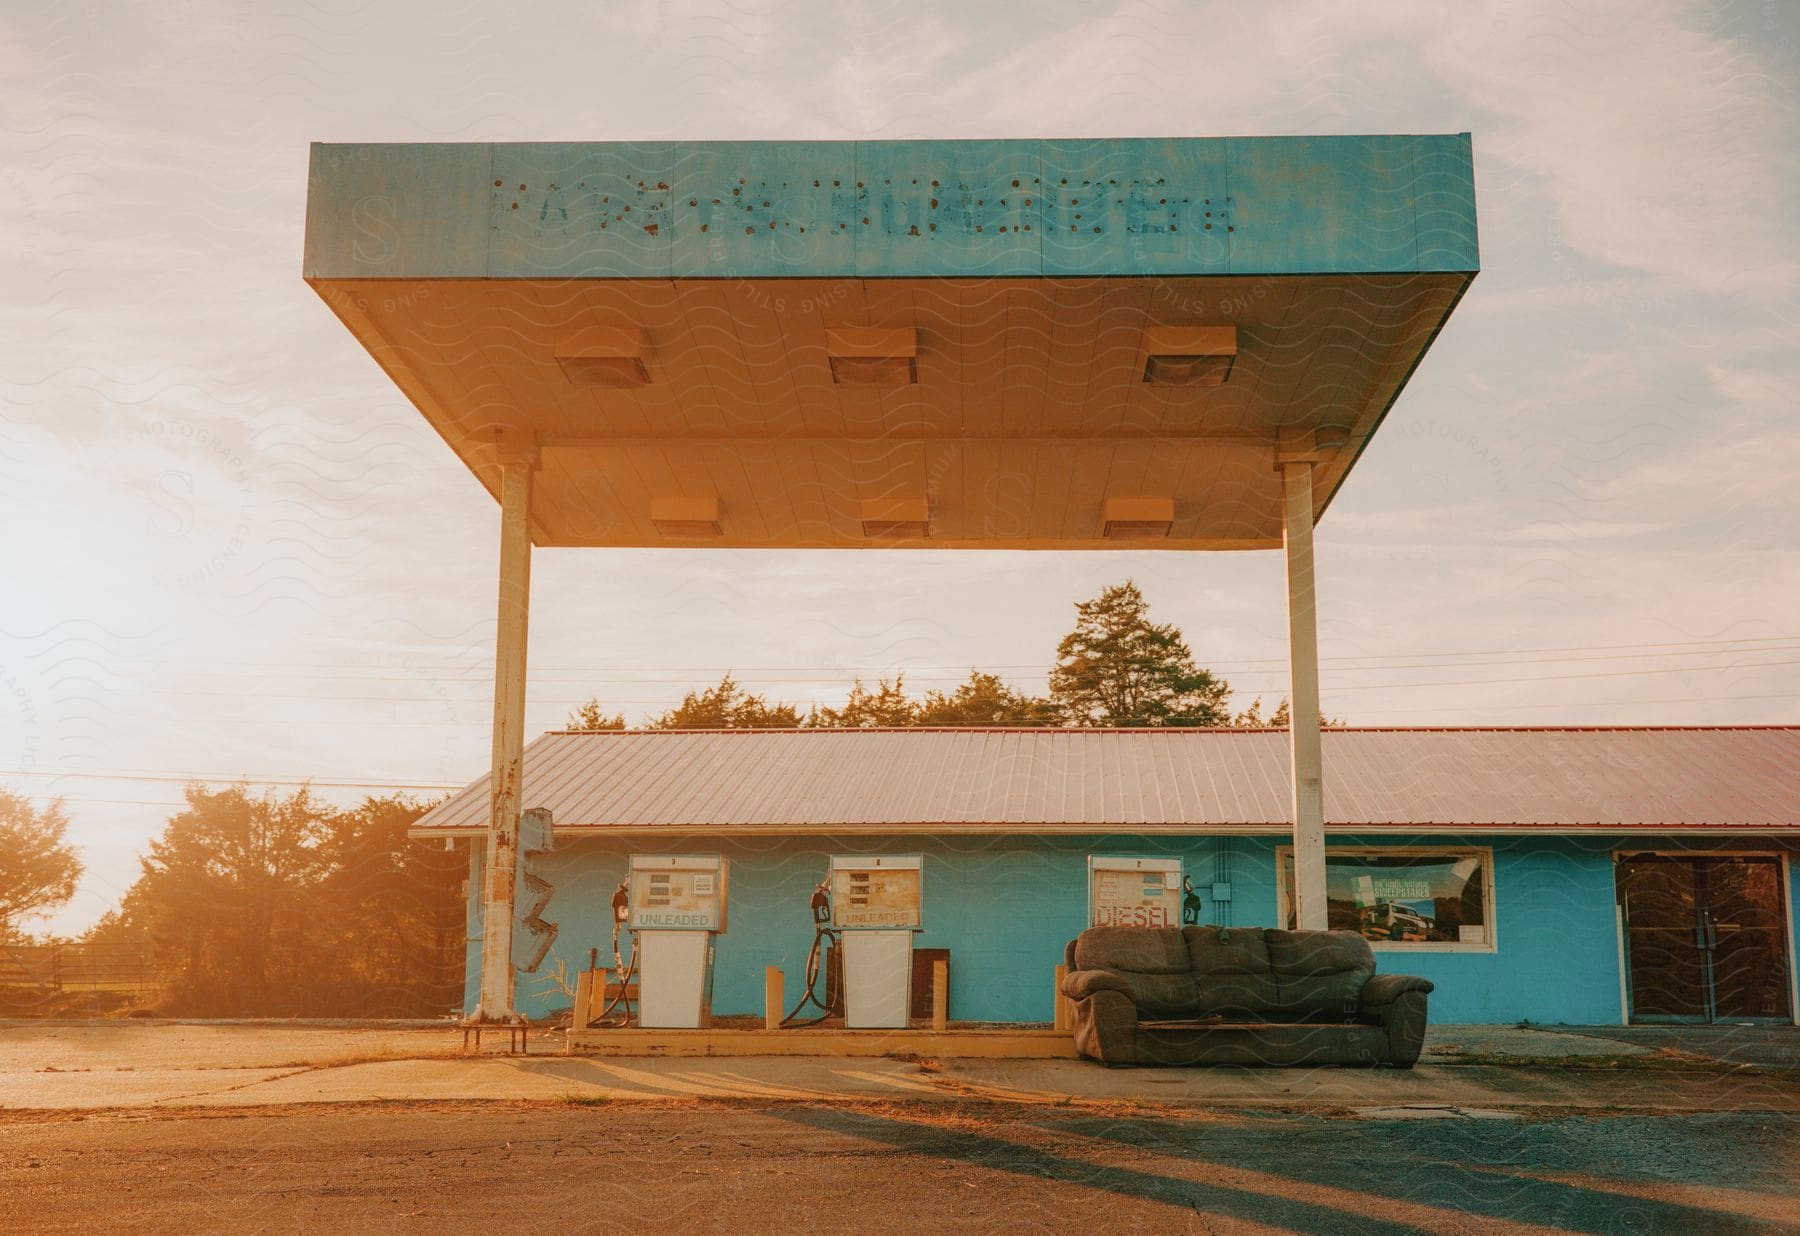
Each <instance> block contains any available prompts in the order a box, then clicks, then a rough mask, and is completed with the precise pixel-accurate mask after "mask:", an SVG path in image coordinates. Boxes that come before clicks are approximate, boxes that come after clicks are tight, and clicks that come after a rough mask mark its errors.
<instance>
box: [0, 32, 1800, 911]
mask: <svg viewBox="0 0 1800 1236" xmlns="http://www.w3.org/2000/svg"><path fill="white" fill-rule="evenodd" d="M279 8H280V6H276V5H242V4H240V5H224V4H215V3H209V2H208V0H193V2H191V3H184V4H181V5H178V6H142V7H141V8H140V9H139V10H138V11H137V12H136V13H133V12H132V11H130V9H129V8H128V7H127V6H116V5H100V4H84V3H72V2H67V0H64V2H60V3H52V4H48V5H41V6H26V5H13V6H8V8H7V11H6V16H5V17H4V18H3V19H0V21H3V23H4V24H3V26H0V237H3V238H4V239H3V240H0V272H3V273H0V517H3V519H4V529H5V531H4V535H3V537H0V784H5V785H10V786H12V787H13V788H15V789H18V790H20V791H23V792H25V793H28V794H30V795H32V796H34V797H38V798H47V797H49V796H51V795H62V796H63V797H64V798H65V800H66V803H67V808H68V811H69V813H70V815H71V816H72V817H73V819H74V821H75V823H74V836H75V839H76V840H77V841H78V842H79V844H80V845H81V846H82V848H83V851H84V854H85V858H86V861H87V864H88V876H87V878H86V880H85V881H84V883H83V885H82V889H81V892H80V894H79V896H78V897H77V899H76V901H75V902H74V903H73V904H72V905H71V906H70V907H69V908H68V909H66V910H65V911H63V912H61V913H60V914H58V915H57V916H56V917H55V918H54V919H52V920H50V921H49V922H48V923H47V924H40V926H49V927H52V928H55V929H57V930H62V931H76V930H79V929H81V928H82V927H84V926H86V925H87V924H88V923H90V922H91V921H92V920H93V919H94V918H95V917H96V916H97V915H98V914H99V913H100V912H102V911H103V910H104V909H106V908H108V907H109V906H110V905H112V904H114V903H115V902H116V900H117V898H118V896H119V894H120V893H121V892H122V891H123V890H124V888H125V887H127V886H128V885H129V883H130V881H131V879H132V878H133V877H134V875H135V873H136V858H137V855H138V854H139V853H140V852H141V850H142V849H143V846H144V843H145V841H146V839H147V838H149V837H150V836H152V835H154V834H155V833H156V832H158V831H159V830H160V829H161V827H162V823H163V820H164V818H165V817H166V815H167V813H168V812H167V804H172V803H175V802H178V801H179V798H180V790H181V785H180V781H181V779H182V778H183V777H185V776H188V775H194V774H200V775H207V776H237V775H247V776H249V777H252V778H285V779H300V778H305V777H314V778H319V779H321V780H328V781H339V782H347V781H376V782H383V781H396V782H411V783H421V784H425V783H461V782H464V781H467V780H469V779H471V778H473V777H474V776H476V775H478V774H480V773H481V772H482V771H484V769H485V765H486V761H487V752H488V741H489V739H488V728H487V727H488V722H489V715H490V710H491V695H490V690H491V688H490V685H489V679H490V671H491V665H492V659H493V615H494V570H495V550H496V536H497V527H498V511H497V508H496V507H495V505H494V503H493V502H492V500H491V499H489V498H488V497H487V495H486V494H485V493H484V492H483V491H482V490H481V488H480V487H479V486H478V485H477V484H476V482H475V481H474V480H473V478H472V477H470V476H469V474H468V473H467V472H466V471H465V470H464V469H463V467H462V465H461V464H459V463H458V462H457V461H456V459H455V458H454V457H453V456H452V454H451V453H450V451H449V450H448V449H447V448H446V447H445V446H443V444H442V443H441V442H440V441H439V440H438V439H437V438H436V436H435V435H434V434H433V433H432V432H431V431H430V430H429V429H428V428H427V427H426V425H425V423H424V421H423V419H422V418H421V417H420V416H419V415H418V413H417V412H415V411H414V410H413V409H412V408H411V406H410V405H408V404H407V403H406V402H405V400H404V399H403V398H401V396H400V395H399V394H398V392H397V391H396V390H395V389H394V387H393V386H392V385H391V384H390V383H389V382H388V380H387V379H386V378H385V377H384V376H383V375H382V374H381V373H380V372H379V370H377V368H376V367H375V365H374V363H373V362H372V361H371V360H370V359H369V357H368V356H367V355H366V354H365V353H364V352H363V351H362V350H361V349H360V348H359V347H358V346H357V344H356V343H355V341H354V340H353V339H352V338H351V337H350V335H349V334H348V332H346V331H345V330H344V328H343V327H342V326H341V325H340V324H339V323H338V322H337V320H336V319H335V318H334V317H333V316H332V315H331V313H330V312H329V311H328V310H327V309H326V308H325V306H324V305H323V303H321V302H320V301H319V300H318V299H317V297H316V296H315V295H314V294H313V293H312V292H311V291H310V290H309V289H308V288H307V287H306V285H305V284H303V283H302V282H301V279H300V250H301V230H302V222H303V216H304V206H305V197H306V170H307V144H308V143H309V142H312V141H419V140H432V141H489V140H493V141H518V140H539V139H592V140H602V139H630V138H646V139H648V138H870V139H875V138H935V137H1039V136H1095V137H1116V136H1164V135H1182V136H1186V135H1199V136H1210V135H1238V134H1299V133H1385V132H1428V133H1436V132H1457V131H1462V130H1468V131H1470V132H1472V133H1473V135H1474V149H1475V174H1476V187H1477V195H1478V209H1479V216H1480V240H1481V252H1482V267H1483V273H1482V275H1481V276H1480V277H1479V278H1478V279H1477V280H1476V282H1475V284H1474V286H1473V288H1472V289H1471V290H1470V293H1469V295H1468V296H1467V297H1466V298H1465V299H1464V301H1463V303H1462V305H1461V307H1460V308H1459V309H1458V310H1457V312H1456V315H1455V317H1454V318H1453V319H1452V321H1451V323H1450V325H1449V327H1448V328H1447V329H1446V330H1445V332H1444V334H1443V335H1442V337H1441V338H1440V339H1439V340H1438V342H1437V344H1436V345H1435V346H1434V347H1433V349H1432V350H1431V352H1430V354H1429V355H1428V356H1427V358H1426V360H1425V363H1424V365H1423V366H1422V368H1421V369H1420V370H1419V372H1418V373H1417V375H1416V376H1415V377H1414V379H1413V381H1412V383H1411V385H1410V387H1409V388H1408V389H1407V391H1406V392H1405V394H1404V395H1403V397H1402V398H1401V400H1400V403H1399V405H1398V406H1397V408H1396V409H1395V411H1394V413H1393V414H1392V415H1391V416H1390V417H1389V419H1388V421H1387V422H1386V424H1385V425H1384V427H1383V428H1382V430H1381V432H1380V433H1379V434H1378V435H1377V437H1376V438H1375V440H1374V442H1373V444H1372V446H1371V447H1370V448H1369V450H1368V451H1367V452H1366V453H1365V454H1364V456H1363V457H1362V460H1361V462H1360V463H1359V464H1358V465H1357V468H1356V471H1355V472H1354V473H1353V474H1352V476H1351V478H1350V481H1349V483H1348V485H1347V486H1346V487H1345V488H1344V490H1343V491H1342V492H1341V493H1340V495H1339V496H1338V498H1337V500H1336V502H1335V503H1334V505H1333V506H1332V509H1331V511H1330V513H1329V514H1328V516H1327V517H1326V518H1325V520H1324V521H1323V523H1322V524H1321V525H1320V529H1319V537H1318V552H1319V561H1320V571H1321V577H1320V589H1321V634H1320V638H1321V644H1322V648H1321V651H1322V654H1323V655H1324V657H1325V658H1326V662H1325V675H1324V703H1325V709H1326V711H1327V712H1328V713H1329V714H1331V715H1334V716H1337V717H1341V718H1344V719H1345V720H1347V721H1349V722H1350V723H1352V724H1371V725H1374V724H1379V725H1400V724H1421V725H1446V724H1522V725H1542V724H1554V723H1576V724H1590V723H1625V724H1635V723H1657V724H1666V723H1686V722H1692V723H1708V724H1716V723H1734V722H1784V721H1794V720H1796V719H1797V713H1800V709H1797V707H1796V705H1797V703H1800V616H1797V615H1796V609H1797V608H1800V534H1797V533H1796V528H1797V527H1800V487H1797V486H1796V485H1795V483H1794V477H1795V475H1796V473H1797V472H1800V431H1797V429H1796V418H1795V409H1796V405H1797V404H1800V349H1797V347H1796V342H1797V340H1796V335H1797V333H1800V298H1797V296H1796V288H1797V287H1800V282H1797V280H1796V274H1797V267H1800V246H1797V244H1796V241H1797V239H1800V208H1797V207H1796V197H1797V191H1800V92H1797V86H1800V71H1797V65H1800V19H1797V18H1796V12H1797V11H1800V6H1793V5H1787V4H1775V3H1761V2H1758V3H1743V4H1735V5H1722V6H1717V7H1713V6H1705V5H1683V4H1666V3H1648V2H1645V0H1632V2H1630V3H1623V4H1616V5H1609V4H1597V3H1586V4H1583V5H1581V6H1579V11H1577V10H1576V9H1575V8H1572V7H1571V6H1569V5H1567V4H1566V3H1564V2H1560V0H1546V2H1545V3H1529V2H1524V0H1507V2H1505V3H1492V4H1467V5H1464V4H1455V5H1446V4H1440V3H1429V4H1383V5H1369V4H1344V3H1339V2H1331V3H1321V4H1305V5H1283V4H1268V3H1259V4H1236V5H1229V6H1227V5H1219V6H1203V5H1183V4H1180V3H1177V2H1175V0H1161V2H1158V3H1150V4H1120V5H1116V6H1110V7H1108V6H1100V5H1094V4H1048V5H1044V4H1040V5H1026V6H1020V5H1005V6H998V5H996V6H991V7H989V6H982V5H975V4H970V3H968V2H967V0H961V2H954V0H953V2H949V3H939V4H933V3H921V2H918V0H909V2H907V3H892V4H878V5H873V6H858V5H855V4H853V3H849V2H847V0H831V2H830V3H821V4H816V5H815V4H807V3H800V2H790V3H761V2H759V0H733V2H732V3H728V4H721V5H716V6H709V5H698V4H696V5H685V4H674V3H658V2H656V0H642V2H639V3H633V4H630V5H620V6H613V5H599V4H582V5H567V6H565V5H558V4H551V3H533V4H516V5H496V6H482V7H475V6H468V7H463V8H460V9H455V8H452V9H445V8H444V6H442V5H431V6H425V5H420V6H410V7H409V6H403V5H398V4H380V5H373V4H355V3H352V4H346V5H335V6H334V5H327V6H314V5H296V6H291V7H288V8H286V10H285V11H279ZM971 11H973V13H974V15H971ZM983 14H986V15H985V16H984V15H983ZM1280 571H1281V562H1280V557H1279V555H1278V554H1274V553H1254V554H1155V553H1120V552H1115V553H1105V554H977V553H938V554H930V553H901V552H889V553H874V552H871V553H822V552H811V553H808V552H786V553H750V552H741V551H739V552H729V553H727V552H719V553H705V552H692V551H682V552H654V551H616V550H613V551H607V550H553V551H539V552H538V554H537V555H536V561H535V564H534V604H533V611H532V641H533V642H532V654H531V660H532V674H531V683H530V704H529V707H528V714H527V720H528V724H527V731H528V732H530V733H535V732H537V731H540V730H543V729H548V728H551V727H553V726H555V725H557V724H559V723H560V722H561V721H562V719H563V717H564V716H565V715H566V714H567V712H568V711H569V709H570V708H571V707H572V706H573V705H574V704H576V703H578V702H579V701H580V700H581V699H584V698H586V697H587V696H588V695H590V694H595V693H598V694H599V695H600V696H601V697H602V699H603V700H604V701H605V702H606V703H607V704H608V705H609V706H611V707H616V708H620V709H623V710H624V711H625V712H626V714H627V715H628V716H629V717H630V718H632V719H633V720H636V719H639V718H641V717H642V716H644V715H645V714H646V713H649V712H652V711H656V710H659V709H661V708H662V707H665V706H667V705H668V704H669V703H671V702H673V701H674V700H675V699H676V698H678V697H679V696H680V694H681V693H682V692H683V691H684V690H686V689H688V688H690V687H693V686H698V685H703V684H704V683H706V682H710V681H714V680H716V679H717V677H718V676H719V674H720V673H721V672H723V671H724V670H726V669H731V670H733V671H735V672H736V673H737V675H738V676H739V678H740V679H741V680H742V681H744V682H745V683H746V684H748V685H749V686H751V687H752V688H753V689H756V690H761V691H767V692H769V693H770V694H772V695H775V696H779V697H780V698H783V699H787V700H792V701H795V702H798V703H802V704H804V703H806V702H808V701H811V700H833V699H836V698H839V697H841V694H842V691H843V687H844V684H845V683H846V682H847V681H848V679H849V678H850V677H851V676H852V675H853V674H855V673H861V674H863V675H865V676H868V677H873V676H874V675H877V674H881V673H884V672H885V673H892V672H894V671H897V670H902V669H904V670H906V671H907V675H908V680H909V682H912V683H914V684H917V685H918V686H919V687H921V688H923V687H926V686H932V685H943V684H945V683H947V682H948V681H950V680H952V679H955V678H960V677H961V676H962V675H963V674H965V673H966V672H967V670H968V668H969V667H970V666H981V667H984V668H993V669H997V670H1000V671H1002V672H1003V673H1005V674H1006V675H1007V676H1008V677H1009V678H1011V679H1013V680H1014V681H1016V682H1017V683H1018V684H1019V685H1020V686H1023V687H1027V688H1032V689H1037V690H1041V689H1042V687H1043V677H1044V672H1045V670H1046V668H1047V667H1048V663H1049V660H1050V657H1051V654H1052V650H1053V647H1054V645H1055V642H1056V640H1057V638H1058V637H1059V636H1060V635H1061V634H1062V633H1063V632H1064V631H1066V630H1067V629H1068V627H1069V625H1070V622H1071V620H1072V617H1073V610H1072V608H1071V604H1072V602H1074V601H1075V600H1077V599H1081V598H1084V597H1087V596H1090V595H1092V594H1093V593H1095V592H1097V591H1098V590H1099V589H1100V588H1101V587H1103V586H1105V585H1106V584H1108V583H1111V582H1115V581H1117V580H1119V579H1122V578H1124V577H1126V576H1133V577H1135V578H1136V579H1137V580H1138V581H1139V583H1140V584H1141V585H1142V586H1143V588H1144V591H1145V593H1146V594H1147V595H1148V597H1149V598H1150V601H1151V605H1152V609H1153V612H1154V613H1155V615H1156V616H1158V617H1160V618H1162V619H1164V620H1168V621H1173V622H1175V623H1177V624H1179V625H1180V627H1181V628H1182V630H1183V631H1184V632H1185V633H1186V635H1187V637H1188V640H1189V643H1190V644H1191V645H1192V646H1193V648H1194V650H1195V652H1196V653H1197V654H1198V655H1199V656H1200V658H1201V660H1202V661H1203V662H1204V663H1206V664H1210V665H1211V666H1213V667H1214V668H1215V669H1216V670H1218V671H1220V672H1222V673H1223V674H1224V675H1225V676H1226V677H1228V678H1229V679H1230V680H1231V682H1232V684H1233V686H1234V687H1236V688H1237V699H1236V702H1237V703H1238V704H1239V705H1240V706H1241V705H1243V704H1247V703H1248V702H1249V700H1250V699H1251V698H1252V697H1253V696H1255V695H1258V694H1262V695H1264V696H1265V697H1267V702H1268V703H1270V704H1272V703H1273V702H1274V699H1275V698H1276V697H1278V696H1280V695H1281V694H1282V693H1283V690H1284V679H1285V670H1284V660H1283V659H1284V657H1285V644H1284V614H1283V606H1282V591H1281V575H1280ZM121 772H129V773H135V774H145V775H154V776H161V777H164V778H167V779H165V780H125V779H104V778H100V777H97V776H95V775H94V774H100V773H107V774H117V773H121ZM75 774H80V775H78V776H77V775H75ZM330 793H331V794H332V796H334V797H337V798H347V797H353V796H354V795H355V794H356V793H357V791H355V790H352V789H348V788H343V789H333V790H331V791H330Z"/></svg>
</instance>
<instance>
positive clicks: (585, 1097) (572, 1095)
mask: <svg viewBox="0 0 1800 1236" xmlns="http://www.w3.org/2000/svg"><path fill="white" fill-rule="evenodd" d="M557 1101H558V1102H560V1103H561V1104H562V1105H563V1106H564V1107H605V1106H606V1105H607V1104H608V1103H611V1102H612V1096H611V1095H610V1094H603V1093H601V1092H599V1091H596V1090H569V1091H566V1092H564V1093H563V1094H562V1095H561V1096H560V1097H559V1098H558V1100H557Z"/></svg>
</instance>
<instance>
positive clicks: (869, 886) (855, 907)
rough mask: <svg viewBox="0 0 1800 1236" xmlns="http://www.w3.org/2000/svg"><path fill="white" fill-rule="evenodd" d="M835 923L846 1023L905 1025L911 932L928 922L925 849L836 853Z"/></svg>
mask: <svg viewBox="0 0 1800 1236" xmlns="http://www.w3.org/2000/svg"><path fill="white" fill-rule="evenodd" d="M830 879H831V925H832V926H833V927H835V928H836V929H837V930H838V932H839V936H838V939H839V940H840V941H841V942H842V943H841V946H840V947H841V948H842V955H843V964H844V1025H845V1026H846V1027H848V1028H850V1029H852V1030H887V1029H904V1028H905V1027H906V1024H907V1019H908V1015H909V1014H910V1013H911V1011H912V950H913V933H914V932H915V931H918V930H920V929H921V928H923V927H924V926H925V859H924V857H923V856H922V855H918V854H907V855H868V854H855V855H843V854H839V855H834V856H833V857H832V860H831V873H830Z"/></svg>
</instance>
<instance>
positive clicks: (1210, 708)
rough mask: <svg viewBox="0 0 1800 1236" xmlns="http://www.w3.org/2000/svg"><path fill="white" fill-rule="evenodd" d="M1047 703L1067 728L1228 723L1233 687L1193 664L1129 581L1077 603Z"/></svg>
mask: <svg viewBox="0 0 1800 1236" xmlns="http://www.w3.org/2000/svg"><path fill="white" fill-rule="evenodd" d="M1075 613H1076V619H1075V629H1074V630H1073V631H1071V632H1069V634H1068V635H1066V636H1065V637H1064V638H1063V641H1062V643H1060V644H1058V645H1057V648H1056V667H1055V668H1054V669H1052V670H1051V671H1050V700H1051V702H1052V703H1053V704H1055V705H1056V708H1057V711H1058V712H1059V713H1060V714H1061V715H1062V718H1063V721H1064V722H1065V723H1066V724H1069V725H1095V726H1103V725H1114V726H1161V725H1182V726H1202V725H1227V724H1229V723H1230V721H1231V712H1230V710H1229V709H1228V708H1227V707H1226V701H1227V700H1228V699H1229V698H1230V696H1231V687H1230V686H1229V685H1228V684H1227V683H1225V682H1224V681H1223V680H1221V679H1218V678H1215V677H1214V676H1213V675H1212V674H1211V673H1210V672H1209V671H1207V670H1204V669H1201V668H1200V667H1199V666H1198V665H1197V664H1195V662H1194V654H1193V653H1192V652H1190V651H1189V650H1188V646H1187V644H1186V643H1185V642H1183V640H1182V638H1181V632H1180V631H1178V630H1177V629H1176V628H1175V627H1173V626H1169V625H1166V624H1157V623H1154V622H1151V621H1150V614H1149V605H1148V603H1147V602H1146V601H1145V600H1144V594H1143V593H1142V592H1140V591H1139V590H1138V586H1137V585H1136V584H1135V583H1133V582H1132V581H1130V580H1126V581H1125V582H1124V583H1123V584H1115V585H1114V586H1113V587H1111V588H1107V589H1106V590H1105V591H1103V592H1101V594H1100V595H1099V596H1097V597H1095V598H1094V599H1093V600H1091V601H1082V602H1079V603H1077V604H1076V606H1075Z"/></svg>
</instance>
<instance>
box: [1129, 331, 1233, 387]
mask: <svg viewBox="0 0 1800 1236" xmlns="http://www.w3.org/2000/svg"><path fill="white" fill-rule="evenodd" d="M1236 360H1237V327H1235V326H1152V327H1149V328H1147V329H1146V330H1145V331H1144V365H1143V375H1144V381H1146V382H1151V383H1154V384H1156V385H1158V386H1223V385H1224V384H1225V379H1227V378H1229V377H1230V376H1231V366H1232V363H1233V362H1234V361H1236Z"/></svg>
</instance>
